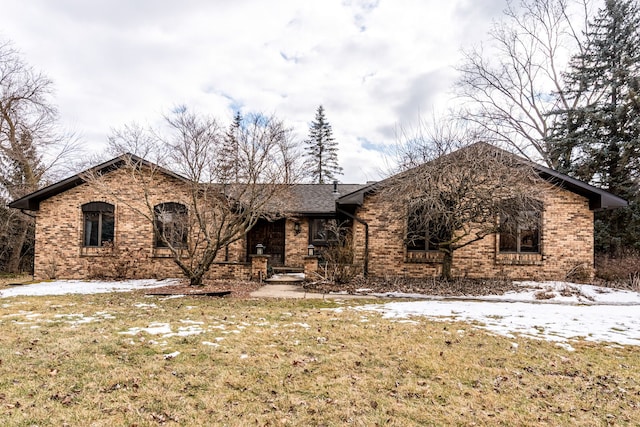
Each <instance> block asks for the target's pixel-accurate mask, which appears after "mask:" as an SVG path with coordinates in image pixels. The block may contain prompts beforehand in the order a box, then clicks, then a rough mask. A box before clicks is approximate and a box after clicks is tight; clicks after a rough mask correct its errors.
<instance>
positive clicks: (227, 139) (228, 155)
mask: <svg viewBox="0 0 640 427" xmlns="http://www.w3.org/2000/svg"><path fill="white" fill-rule="evenodd" d="M241 126H242V115H241V114H240V111H238V112H236V115H235V116H234V117H233V122H232V123H231V125H230V126H229V129H228V130H227V132H226V133H225V135H224V137H223V140H222V144H221V147H220V148H219V150H218V164H219V166H220V167H219V173H220V175H221V176H220V179H221V180H222V181H223V182H240V181H241V180H242V178H243V177H242V175H243V174H242V172H241V170H242V165H241V161H240V159H241V155H240V141H239V138H240V130H241Z"/></svg>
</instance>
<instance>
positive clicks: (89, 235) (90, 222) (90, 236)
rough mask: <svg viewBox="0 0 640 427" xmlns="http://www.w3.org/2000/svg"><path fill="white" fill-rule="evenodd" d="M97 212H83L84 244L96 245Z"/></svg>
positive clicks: (98, 215)
mask: <svg viewBox="0 0 640 427" xmlns="http://www.w3.org/2000/svg"><path fill="white" fill-rule="evenodd" d="M99 220H100V213H99V212H86V213H85V214H84V245H85V246H98V224H99Z"/></svg>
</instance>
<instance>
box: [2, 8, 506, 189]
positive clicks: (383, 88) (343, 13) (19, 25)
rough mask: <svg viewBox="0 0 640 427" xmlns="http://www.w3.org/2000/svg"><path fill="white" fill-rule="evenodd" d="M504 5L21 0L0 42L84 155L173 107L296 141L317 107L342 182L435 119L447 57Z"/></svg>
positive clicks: (449, 77)
mask: <svg viewBox="0 0 640 427" xmlns="http://www.w3.org/2000/svg"><path fill="white" fill-rule="evenodd" d="M504 6H505V0H482V1H478V0H447V1H442V0H322V1H320V0H318V1H303V0H270V1H257V0H256V1H253V0H229V1H223V0H210V1H206V0H182V1H176V0H171V1H168V0H129V1H125V0H23V1H6V2H4V4H3V6H2V19H1V20H0V37H1V38H3V39H10V40H12V41H13V43H14V46H15V47H16V48H18V49H19V50H20V51H21V52H22V53H23V56H24V59H25V60H26V62H27V63H29V64H30V65H32V66H33V67H35V68H37V69H39V70H41V71H43V72H44V73H45V74H47V75H48V76H49V77H50V78H51V79H52V80H53V81H54V84H55V88H56V94H55V102H56V103H57V105H58V106H59V109H60V115H61V120H62V124H63V125H64V126H66V127H68V128H70V129H72V130H74V131H75V132H77V133H78V134H79V135H80V138H81V141H82V143H83V145H84V146H85V147H86V149H87V150H88V151H101V150H102V149H103V148H104V145H105V141H106V137H107V135H108V134H109V133H110V130H111V129H112V128H118V127H121V126H122V125H124V124H126V123H131V122H134V121H135V122H139V123H143V124H154V123H155V122H157V121H158V120H159V118H160V117H161V116H162V115H163V114H164V113H167V112H168V111H169V110H170V109H171V108H172V107H174V106H176V105H180V104H184V105H186V106H188V107H189V108H190V109H192V110H195V111H200V112H206V113H210V114H212V115H214V116H216V117H219V118H220V119H221V120H223V121H225V122H226V121H230V120H231V117H232V116H233V114H234V113H235V111H237V110H240V111H241V112H242V113H251V112H261V113H266V114H275V115H276V116H277V117H278V118H280V119H282V120H284V121H285V122H286V123H287V124H288V125H290V126H292V127H293V128H294V129H295V132H296V135H297V137H298V138H299V139H300V140H303V139H305V138H306V137H307V133H308V127H309V123H310V122H311V121H312V120H313V118H314V115H315V111H316V108H317V106H318V105H320V104H322V105H324V107H325V110H326V117H327V119H328V121H329V122H330V123H331V125H332V127H333V131H334V136H335V138H336V140H337V141H338V142H339V160H340V164H341V165H342V167H343V168H344V171H345V173H344V175H343V176H342V177H341V181H342V182H364V181H367V180H375V179H378V178H379V173H378V171H379V169H380V167H381V164H382V163H381V154H380V148H381V147H383V146H385V145H388V144H392V143H394V141H395V131H394V129H396V128H397V126H411V123H412V122H415V121H416V119H417V118H418V116H419V115H423V116H429V115H431V111H432V110H434V109H435V110H440V109H443V108H445V106H446V103H447V99H449V98H450V96H451V93H450V89H451V84H452V82H453V80H454V79H455V71H454V68H453V67H454V66H455V65H457V64H459V61H460V50H461V48H463V47H470V46H471V45H473V44H477V43H479V42H480V41H481V40H482V39H484V38H485V37H486V32H487V30H488V29H489V26H490V23H491V20H492V19H497V18H499V17H500V14H501V11H502V10H503V9H504Z"/></svg>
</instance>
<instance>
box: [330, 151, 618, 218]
mask: <svg viewBox="0 0 640 427" xmlns="http://www.w3.org/2000/svg"><path fill="white" fill-rule="evenodd" d="M477 144H482V145H485V146H488V147H490V148H492V149H494V150H496V151H499V152H501V153H505V154H508V155H510V156H512V157H514V158H515V159H517V160H518V161H520V162H522V163H523V164H527V165H530V166H531V167H532V168H533V169H534V170H535V171H536V173H537V174H538V175H539V176H540V177H541V178H543V179H544V180H546V181H548V182H550V183H551V184H553V185H556V186H558V187H560V188H564V189H566V190H568V191H571V192H573V193H575V194H578V195H581V196H583V197H586V198H587V199H588V200H589V209H591V210H606V209H615V208H619V207H624V206H627V205H628V202H627V201H626V200H625V199H623V198H621V197H618V196H616V195H615V194H612V193H610V192H608V191H606V190H603V189H601V188H597V187H594V186H592V185H590V184H587V183H586V182H583V181H580V180H578V179H576V178H572V177H570V176H569V175H565V174H562V173H560V172H557V171H554V170H553V169H550V168H547V167H545V166H542V165H539V164H537V163H534V162H532V161H530V160H527V159H524V158H522V157H520V156H517V155H515V154H513V153H509V152H507V151H506V150H503V149H501V148H498V147H495V146H493V145H491V144H488V143H485V142H478V143H476V144H472V145H470V146H469V147H472V146H474V145H477ZM469 147H465V148H461V149H460V150H465V149H467V148H469ZM455 153H456V151H454V152H453V153H450V154H447V155H454V154H455ZM417 167H418V168H419V167H420V166H417ZM382 183H384V181H381V182H380V183H374V184H371V185H367V186H365V187H363V188H360V189H358V190H356V191H353V192H351V193H349V194H345V195H343V196H341V197H339V198H338V199H337V201H336V202H337V203H338V204H339V205H357V206H359V205H362V203H363V200H364V196H365V195H366V194H369V193H372V192H375V191H376V189H377V188H378V187H379V185H380V184H382Z"/></svg>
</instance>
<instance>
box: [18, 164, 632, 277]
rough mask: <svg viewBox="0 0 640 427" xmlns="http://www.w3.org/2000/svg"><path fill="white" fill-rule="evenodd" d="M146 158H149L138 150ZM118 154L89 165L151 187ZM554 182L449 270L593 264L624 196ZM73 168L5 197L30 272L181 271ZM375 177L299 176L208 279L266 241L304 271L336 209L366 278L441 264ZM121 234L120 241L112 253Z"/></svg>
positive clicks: (556, 273) (471, 272) (247, 269)
mask: <svg viewBox="0 0 640 427" xmlns="http://www.w3.org/2000/svg"><path fill="white" fill-rule="evenodd" d="M142 160H143V159H142ZM121 164H122V156H121V157H117V158H115V159H112V160H110V161H108V162H105V163H103V164H101V165H98V166H95V167H94V168H92V169H93V170H95V171H98V172H100V173H101V174H102V175H103V176H104V177H105V178H106V179H107V180H108V181H109V185H111V186H112V188H114V189H116V190H117V191H118V192H119V197H120V200H122V198H128V199H130V200H132V201H135V200H137V199H140V198H142V197H143V195H141V194H140V193H139V192H137V190H136V188H135V186H132V185H130V183H129V182H128V175H127V174H126V173H124V172H123V171H122V170H121V168H120V165H121ZM535 170H536V172H537V173H538V175H539V176H540V177H542V178H543V179H544V180H545V182H546V183H548V184H546V185H548V187H549V189H551V191H547V192H545V195H544V200H542V204H543V209H542V213H541V217H540V222H539V226H538V227H536V229H530V230H526V231H518V232H517V233H516V234H514V235H510V236H504V235H500V234H498V233H496V234H493V235H490V236H486V237H485V238H484V239H482V240H480V241H478V242H475V243H473V244H471V245H469V246H467V247H464V248H462V249H460V250H459V251H458V252H457V253H456V260H455V262H454V265H453V269H452V270H453V273H454V275H456V276H465V277H473V278H491V277H510V278H520V279H523V278H528V279H546V280H551V279H564V278H565V277H566V275H567V274H568V273H569V272H570V271H572V269H575V268H576V267H578V266H580V265H584V266H588V267H589V268H591V267H592V265H593V247H594V246H593V239H594V212H595V211H597V210H602V209H614V208H617V207H621V206H625V205H626V204H627V202H626V201H625V200H623V199H621V198H619V197H617V196H615V195H613V194H611V193H608V192H606V191H604V190H601V189H598V188H596V187H593V186H591V185H589V184H586V183H584V182H581V181H579V180H576V179H574V178H571V177H569V176H566V175H563V174H560V173H558V172H556V171H553V170H551V169H549V168H546V167H543V166H539V165H535ZM162 171H163V173H161V174H157V175H155V177H154V182H153V187H152V191H150V192H149V194H147V195H145V197H149V198H150V200H151V202H152V203H153V204H155V205H156V206H163V207H169V208H170V209H171V210H172V211H173V212H176V213H180V212H182V211H183V210H186V209H188V207H187V206H184V205H183V204H181V203H178V200H176V196H175V195H176V192H177V189H178V188H179V187H180V185H181V182H183V180H184V178H183V177H181V176H179V175H177V174H174V173H172V172H170V171H168V170H162ZM84 176H85V175H83V174H82V173H81V174H77V175H74V176H72V177H69V178H67V179H64V180H62V181H60V182H57V183H55V184H52V185H50V186H48V187H45V188H42V189H40V190H38V191H36V192H34V193H31V194H29V195H27V196H25V197H22V198H20V199H18V200H15V201H13V202H12V203H11V204H10V205H9V206H10V207H12V208H15V209H20V210H22V211H25V212H26V213H29V214H30V215H34V216H35V218H36V244H35V266H34V278H35V279H36V280H40V279H49V278H65V279H85V278H91V277H96V276H99V275H104V274H105V272H106V273H109V272H113V271H114V270H118V272H119V275H120V276H125V277H130V278H142V277H155V278H166V277H180V276H181V271H180V269H179V268H178V267H177V266H176V264H175V262H174V261H173V259H172V258H171V257H169V256H168V255H167V252H166V250H165V248H163V247H162V244H161V243H160V241H159V239H158V238H157V236H155V235H154V234H155V232H154V228H153V225H152V224H151V223H150V222H149V220H148V219H145V218H143V217H141V216H140V215H139V214H136V212H134V211H133V210H132V209H130V208H129V207H128V206H127V205H125V204H122V203H118V202H117V201H116V200H114V199H111V198H109V197H108V196H105V195H104V194H103V193H100V192H99V191H97V190H96V189H95V188H94V187H93V186H91V185H89V184H88V183H87V182H86V179H85V178H84ZM376 188H377V187H376V183H369V184H337V183H335V184H299V185H291V186H288V187H287V197H286V203H284V206H285V208H284V209H283V212H281V215H280V216H279V218H278V219H276V220H260V221H258V222H257V223H256V225H255V226H254V227H253V228H252V229H251V230H250V231H249V232H248V233H247V234H246V235H245V236H244V237H243V238H241V239H240V240H238V241H237V242H234V243H233V244H231V245H229V246H228V247H227V248H225V250H224V251H223V253H219V254H218V257H217V258H216V259H215V262H214V264H213V265H212V267H211V269H210V270H209V272H208V276H207V277H210V278H241V279H248V278H251V277H252V276H254V277H255V269H254V270H252V259H253V257H254V254H255V253H256V247H258V246H259V245H260V246H263V247H264V254H265V255H268V257H267V259H268V265H269V267H270V268H275V269H276V270H277V269H278V268H282V269H288V270H294V271H295V270H302V269H303V268H304V267H305V261H306V260H308V258H309V253H308V250H309V246H310V245H313V247H314V248H315V250H316V252H317V251H318V249H321V248H322V247H324V246H327V245H328V244H330V243H331V242H330V234H331V233H328V232H327V224H330V223H331V221H332V220H336V222H338V223H340V224H342V225H344V226H346V227H347V228H348V229H349V230H350V233H349V235H350V238H351V239H352V245H353V251H354V255H353V260H354V263H357V265H358V266H359V268H361V269H362V274H364V275H365V276H368V277H380V278H392V277H408V278H427V277H433V276H435V275H437V274H439V258H438V256H437V254H436V256H434V254H433V253H432V250H430V248H429V247H428V246H429V245H423V246H422V247H420V246H415V245H413V246H409V245H407V243H406V240H405V239H404V236H405V235H406V228H407V223H406V221H404V222H403V221H398V220H395V219H394V217H393V216H391V215H389V213H390V212H393V211H397V210H398V209H406V208H405V207H403V206H394V205H393V204H392V203H390V202H389V201H383V200H381V199H380V198H379V197H378V194H377V193H376ZM107 244H117V248H118V251H117V252H115V253H114V252H113V251H112V252H108V254H107V252H105V251H104V250H103V247H104V246H105V245H107Z"/></svg>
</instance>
